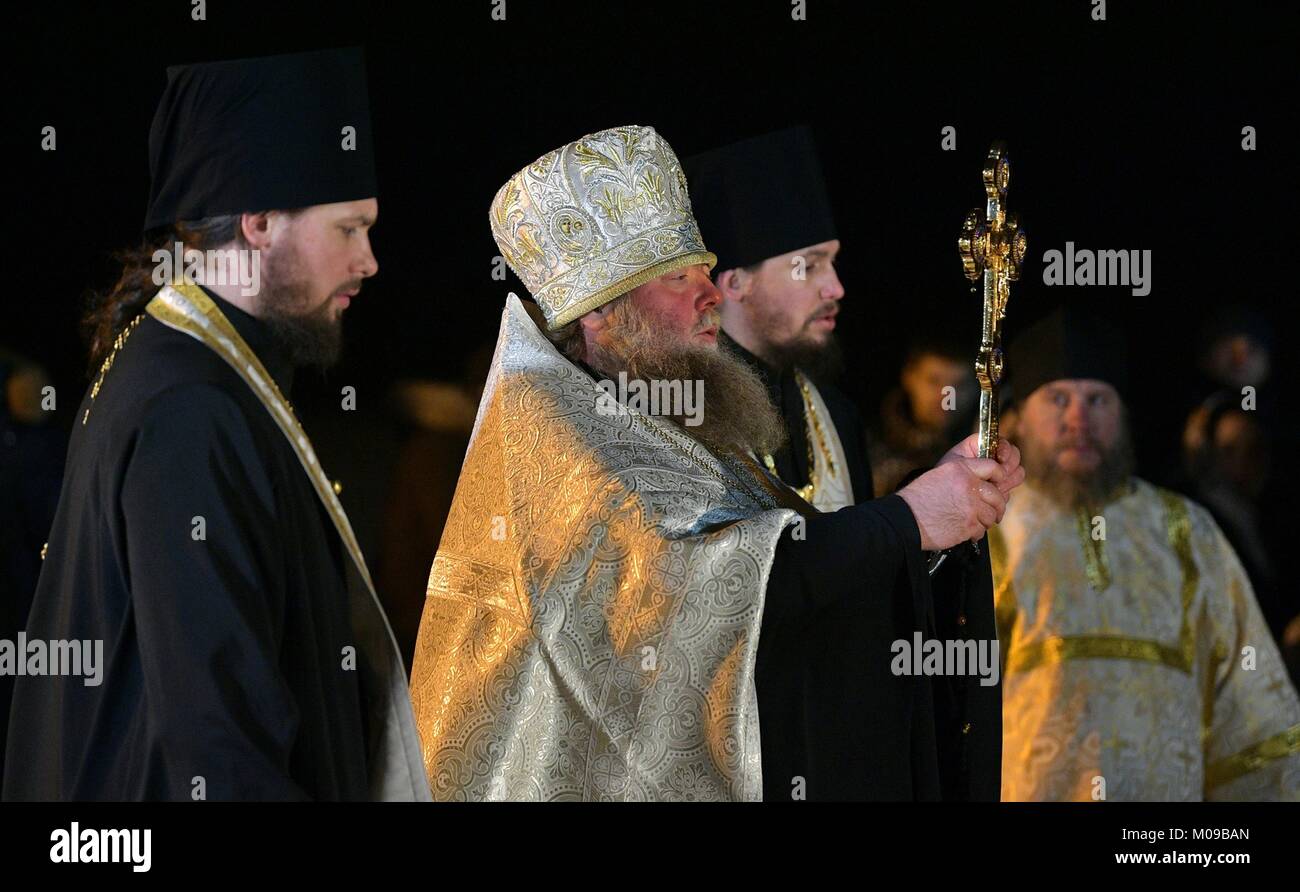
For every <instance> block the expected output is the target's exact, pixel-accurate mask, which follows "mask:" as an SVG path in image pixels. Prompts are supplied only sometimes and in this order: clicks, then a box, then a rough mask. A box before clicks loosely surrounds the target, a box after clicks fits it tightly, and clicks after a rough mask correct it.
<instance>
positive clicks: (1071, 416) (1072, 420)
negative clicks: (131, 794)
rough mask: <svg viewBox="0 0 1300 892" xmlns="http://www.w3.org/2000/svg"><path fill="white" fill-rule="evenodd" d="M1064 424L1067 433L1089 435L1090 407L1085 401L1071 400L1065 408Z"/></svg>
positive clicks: (1075, 398)
mask: <svg viewBox="0 0 1300 892" xmlns="http://www.w3.org/2000/svg"><path fill="white" fill-rule="evenodd" d="M1062 424H1063V425H1064V427H1065V429H1066V430H1067V431H1070V432H1073V433H1079V434H1086V433H1088V407H1087V405H1086V403H1085V401H1084V400H1082V399H1079V398H1078V397H1074V398H1071V400H1070V402H1069V403H1067V404H1066V406H1065V414H1064V416H1063V417H1062Z"/></svg>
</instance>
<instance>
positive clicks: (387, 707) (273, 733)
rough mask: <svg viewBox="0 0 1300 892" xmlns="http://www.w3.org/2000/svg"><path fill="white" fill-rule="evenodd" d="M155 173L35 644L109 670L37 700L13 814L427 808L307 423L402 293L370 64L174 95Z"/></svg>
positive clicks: (394, 657) (56, 540) (365, 587)
mask: <svg viewBox="0 0 1300 892" xmlns="http://www.w3.org/2000/svg"><path fill="white" fill-rule="evenodd" d="M149 162H150V172H151V174H152V182H151V188H150V197H149V204H148V210H147V213H146V219H145V226H144V228H145V230H146V239H145V241H144V243H143V245H142V246H141V248H140V249H139V250H138V251H133V252H129V253H128V254H127V255H126V258H125V263H124V268H123V270H122V273H121V276H120V278H119V280H118V282H117V284H116V285H115V286H114V287H113V288H112V289H111V291H109V292H108V293H107V294H104V295H102V296H101V297H99V299H98V300H97V301H96V302H95V303H94V305H93V306H92V308H91V310H90V313H89V315H88V317H87V320H86V321H87V325H88V327H89V328H90V330H91V332H92V344H91V350H92V363H93V367H94V368H95V369H96V370H97V374H96V376H95V379H94V382H93V384H92V385H91V387H90V389H89V390H88V391H87V393H86V395H85V397H84V399H83V400H82V403H81V405H80V406H79V407H78V409H77V415H76V419H75V421H74V427H73V436H72V442H71V447H70V449H69V452H68V460H67V470H66V474H65V478H64V484H63V492H62V495H61V497H60V500H59V506H58V511H57V513H56V515H55V519H54V527H53V530H52V532H51V533H50V540H49V543H48V546H47V551H46V553H45V554H44V558H45V561H44V565H43V568H42V571H41V575H40V580H39V583H38V585H37V589H36V596H35V602H34V605H33V607H32V611H31V616H30V619H29V620H28V623H27V627H26V636H27V638H28V639H31V640H34V641H36V642H38V643H43V642H46V641H60V642H68V641H71V642H73V643H77V642H92V641H93V642H97V645H102V648H103V649H102V653H103V657H104V660H103V662H99V661H96V662H97V664H98V665H97V666H96V667H95V677H94V678H92V677H89V676H78V675H60V676H55V675H51V674H45V673H43V674H40V675H32V674H28V675H26V676H24V677H20V678H19V679H18V684H17V688H16V691H15V694H14V702H13V709H12V712H11V723H10V727H9V745H8V751H7V756H6V759H5V778H4V797H5V798H6V799H22V800H33V799H35V800H67V799H72V800H84V799H109V800H139V799H149V800H184V801H190V800H198V799H207V800H283V799H294V800H296V799H325V800H358V799H372V798H373V799H417V800H419V799H423V800H427V799H428V798H429V792H428V785H427V783H426V781H425V778H424V773H423V770H422V766H421V764H420V759H419V748H418V743H417V738H416V732H415V726H414V720H413V717H412V715H411V709H410V702H409V700H408V699H407V696H406V683H405V677H404V675H405V673H404V671H403V668H402V663H401V659H400V657H399V656H398V653H397V648H396V645H395V643H394V642H393V637H392V633H391V631H390V630H389V627H388V623H387V621H386V619H385V618H384V615H383V613H382V611H381V610H380V607H379V603H378V601H377V599H376V597H375V594H374V591H373V589H371V587H370V575H369V573H368V571H367V570H366V564H365V561H364V559H363V558H362V555H361V552H360V549H359V548H358V547H357V542H356V537H355V536H354V535H353V533H352V528H351V525H350V524H349V522H348V518H347V515H346V514H345V513H344V512H343V508H342V506H341V505H340V504H339V502H338V499H337V498H336V497H335V492H334V491H333V489H332V485H331V482H330V480H329V478H327V477H326V476H325V474H324V471H323V470H322V469H321V467H320V464H319V462H318V461H317V459H316V455H315V452H314V451H313V449H312V446H311V442H310V441H309V440H308V439H307V435H306V434H305V433H304V432H303V430H302V428H301V427H300V426H299V424H298V421H297V419H296V417H295V416H294V412H293V408H292V407H291V406H290V404H289V402H288V399H287V397H288V395H289V392H290V388H291V385H292V380H293V373H294V369H295V368H300V367H303V366H312V365H315V366H324V365H328V364H329V363H331V362H332V361H333V359H334V358H335V357H336V356H337V354H338V350H339V344H340V327H341V324H342V323H341V317H342V314H343V310H344V308H345V307H346V306H347V305H348V302H349V300H350V299H351V298H353V297H355V296H356V293H357V292H358V291H359V290H360V288H361V284H362V282H363V281H364V280H366V279H368V278H369V277H371V276H373V275H374V274H375V273H376V272H377V271H378V263H377V261H376V260H375V256H374V254H373V252H372V251H371V250H370V240H369V229H370V226H371V225H372V224H374V222H375V218H376V215H377V213H378V200H377V198H376V192H377V186H376V180H375V171H374V153H373V148H372V142H371V132H370V120H369V108H368V99H367V95H366V80H365V66H364V61H363V59H362V56H361V52H360V50H332V51H327V52H319V53H302V54H294V55H288V56H270V57H265V58H260V59H240V60H234V61H223V62H212V63H204V64H197V65H182V66H176V67H173V68H171V69H169V70H168V78H167V86H166V88H165V90H164V92H163V96H162V100H161V101H160V103H159V106H158V111H157V113H156V115H155V116H154V122H153V129H152V131H151V133H150V136H149ZM0 665H3V654H2V653H0ZM81 668H82V669H83V670H84V668H85V667H84V666H82V667H81Z"/></svg>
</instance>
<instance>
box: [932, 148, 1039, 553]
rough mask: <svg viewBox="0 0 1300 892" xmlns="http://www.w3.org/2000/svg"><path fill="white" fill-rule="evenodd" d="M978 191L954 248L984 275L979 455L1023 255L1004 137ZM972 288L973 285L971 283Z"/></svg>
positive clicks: (992, 445) (993, 418)
mask: <svg viewBox="0 0 1300 892" xmlns="http://www.w3.org/2000/svg"><path fill="white" fill-rule="evenodd" d="M983 179H984V194H985V196H986V197H987V199H988V202H987V203H986V204H985V207H984V212H983V213H982V214H981V213H980V211H979V209H978V208H976V209H975V210H973V211H971V212H970V213H969V214H967V215H966V220H965V222H964V223H962V227H961V235H959V236H958V237H957V253H958V254H959V255H960V256H961V263H962V267H963V268H964V269H965V272H966V278H968V279H970V280H971V281H972V282H974V281H975V280H976V279H978V278H980V275H981V274H983V277H984V325H983V328H982V330H981V332H980V352H979V355H978V356H977V357H976V358H975V377H976V378H978V379H979V383H980V445H979V455H980V458H992V459H996V458H997V455H998V408H999V403H998V385H999V384H1001V383H1002V371H1003V368H1004V363H1003V355H1002V318H1003V317H1004V316H1006V314H1007V299H1008V298H1009V297H1010V296H1011V283H1012V282H1014V281H1015V280H1016V279H1018V278H1020V264H1021V262H1022V261H1023V260H1024V259H1025V247H1026V239H1025V231H1024V230H1023V229H1021V228H1020V223H1019V221H1018V220H1017V219H1016V215H1015V214H1008V213H1007V209H1006V199H1007V186H1008V185H1009V184H1010V182H1011V162H1010V160H1009V159H1008V158H1007V146H1006V143H1004V142H1002V141H1001V140H998V141H996V142H994V143H993V146H992V147H991V148H990V149H989V153H988V156H987V157H986V158H985V159H984V171H983ZM971 290H972V291H974V287H973V286H972V288H971ZM947 556H948V552H947V551H942V552H939V553H938V554H936V555H934V556H933V557H932V558H931V559H930V566H929V570H930V572H931V573H934V571H935V570H938V569H939V565H940V564H942V563H943V561H944V559H945V558H946V557H947Z"/></svg>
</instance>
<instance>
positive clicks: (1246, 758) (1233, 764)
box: [1205, 725, 1300, 790]
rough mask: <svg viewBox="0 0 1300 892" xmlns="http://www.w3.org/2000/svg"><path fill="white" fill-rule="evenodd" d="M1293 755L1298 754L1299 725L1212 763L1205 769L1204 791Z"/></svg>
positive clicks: (1299, 750)
mask: <svg viewBox="0 0 1300 892" xmlns="http://www.w3.org/2000/svg"><path fill="white" fill-rule="evenodd" d="M1294 753H1300V725H1292V726H1291V727H1290V728H1287V729H1286V730H1285V731H1282V732H1280V733H1278V734H1274V735H1273V736H1272V737H1270V738H1268V739H1267V740H1261V741H1260V742H1259V743H1257V744H1255V745H1254V746H1249V747H1246V749H1244V750H1242V751H1241V752H1239V753H1237V754H1236V755H1235V756H1228V757H1227V758H1226V759H1220V760H1219V761H1217V762H1214V763H1212V764H1211V765H1210V766H1209V767H1208V768H1206V769H1205V789H1207V790H1210V789H1213V788H1214V787H1218V786H1221V785H1223V784H1226V783H1228V782H1229V781H1234V780H1236V779H1237V778H1239V777H1245V776H1246V775H1247V774H1250V773H1251V772H1252V771H1258V770H1259V769H1261V768H1263V767H1264V766H1265V765H1267V764H1268V763H1269V762H1274V761H1276V760H1278V759H1284V758H1286V757H1287V756H1290V755H1293V754H1294Z"/></svg>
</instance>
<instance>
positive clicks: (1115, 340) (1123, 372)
mask: <svg viewBox="0 0 1300 892" xmlns="http://www.w3.org/2000/svg"><path fill="white" fill-rule="evenodd" d="M1127 357H1128V348H1127V341H1126V338H1125V336H1124V333H1123V331H1122V330H1121V329H1120V328H1119V327H1118V326H1117V325H1115V324H1114V323H1113V322H1111V321H1110V319H1109V318H1108V317H1106V316H1104V315H1102V314H1101V313H1100V312H1097V311H1095V310H1092V309H1089V308H1088V307H1084V306H1079V305H1073V304H1065V305H1062V306H1060V307H1058V308H1057V309H1055V310H1053V311H1052V312H1051V313H1049V314H1048V315H1047V316H1045V317H1044V318H1042V319H1040V320H1038V321H1037V322H1035V323H1034V324H1032V325H1030V326H1029V327H1028V328H1026V329H1025V330H1024V331H1022V332H1021V333H1020V334H1019V335H1017V336H1016V338H1015V339H1014V340H1013V341H1012V343H1011V348H1010V350H1009V352H1008V353H1007V384H1008V387H1009V389H1010V391H1011V395H1012V396H1013V397H1014V399H1015V400H1016V401H1017V402H1019V401H1022V400H1024V399H1026V398H1028V396H1029V395H1030V394H1031V393H1033V392H1034V391H1035V390H1037V389H1038V388H1039V387H1042V386H1043V385H1044V384H1048V383H1051V382H1052V381H1059V380H1061V379H1064V378H1093V379H1096V380H1098V381H1105V382H1106V383H1107V384H1109V385H1111V386H1112V387H1114V388H1115V389H1116V390H1117V391H1119V395H1120V397H1121V398H1126V397H1127V392H1128V359H1127Z"/></svg>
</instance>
